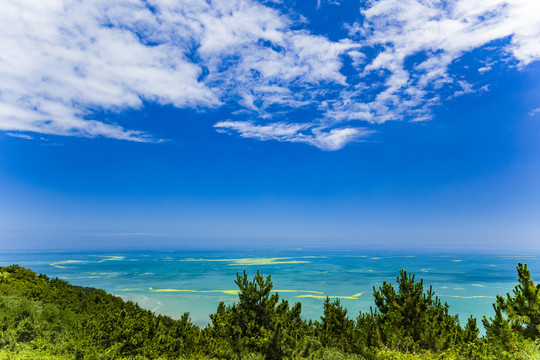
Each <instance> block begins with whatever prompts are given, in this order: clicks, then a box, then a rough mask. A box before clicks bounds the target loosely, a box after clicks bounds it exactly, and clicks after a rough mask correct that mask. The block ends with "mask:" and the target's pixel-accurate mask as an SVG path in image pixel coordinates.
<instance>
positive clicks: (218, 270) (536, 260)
mask: <svg viewBox="0 0 540 360" xmlns="http://www.w3.org/2000/svg"><path fill="white" fill-rule="evenodd" d="M518 262H521V263H525V264H528V268H529V270H530V271H531V273H532V274H533V280H535V281H538V280H540V254H538V255H534V254H508V253H507V254H501V253H490V254H484V253H468V254H460V253H442V252H431V253H426V252H403V251H374V250H370V251H362V250H359V249H354V250H347V249H320V248H316V249H305V248H302V249H273V248H257V249H251V250H245V249H222V250H208V249H203V250H194V249H189V250H137V251H133V250H131V251H101V252H100V251H92V252H89V251H47V252H44V251H3V252H0V265H1V266H7V265H10V264H19V265H20V266H24V267H28V268H31V269H32V270H34V271H35V272H36V273H38V274H39V273H43V274H46V275H47V276H49V277H58V278H61V279H64V280H66V281H68V282H70V283H71V284H74V285H80V286H89V287H95V288H101V289H104V290H105V291H107V292H108V293H110V294H114V295H116V296H119V297H121V298H123V299H124V300H130V301H133V302H136V303H137V304H139V305H140V306H141V307H143V308H146V309H149V310H151V311H153V312H155V313H158V314H163V315H168V316H171V317H173V318H179V317H180V316H181V315H182V314H183V313H185V312H189V313H190V316H191V319H192V321H193V322H194V323H195V324H197V325H199V326H201V327H204V326H206V325H207V324H208V323H209V322H210V318H209V315H210V314H212V313H214V312H215V311H216V308H217V306H218V304H219V302H221V301H223V302H225V303H226V304H232V303H234V302H235V301H237V300H238V295H237V286H236V284H235V282H234V281H235V279H236V274H237V273H240V274H242V273H243V272H244V271H246V272H247V274H248V276H249V277H250V278H252V277H253V276H254V275H255V274H256V272H257V270H259V271H260V272H261V273H262V274H263V275H264V276H268V275H270V276H271V280H272V282H273V289H274V291H275V292H277V293H278V294H279V296H280V298H282V299H285V300H287V301H289V303H296V302H301V303H302V316H303V317H304V318H305V319H312V320H318V319H319V318H320V316H321V315H322V312H323V301H324V299H325V298H326V297H327V296H329V297H330V298H332V299H339V300H340V302H341V304H342V305H344V306H345V307H346V308H347V310H348V316H349V317H350V318H351V319H355V318H356V317H357V316H358V314H359V312H360V311H362V312H366V311H370V308H371V307H375V304H374V301H373V291H374V288H375V289H377V288H378V287H379V286H381V285H382V284H383V282H384V281H386V282H390V283H393V284H394V285H395V284H396V277H397V276H398V275H399V271H400V269H403V270H405V271H407V272H409V273H412V274H415V279H416V280H418V281H420V280H421V279H423V282H424V287H425V289H426V290H427V289H429V287H430V286H432V287H433V290H434V291H435V294H436V295H437V296H438V297H439V298H440V299H441V301H442V302H443V303H444V302H446V303H448V305H449V306H450V312H451V313H452V314H458V315H459V319H460V322H461V323H462V324H464V323H465V322H466V321H467V318H468V317H469V316H471V315H472V316H474V317H476V318H477V319H478V326H479V327H480V328H481V329H482V325H481V319H482V317H483V316H487V317H491V316H493V313H494V312H493V306H492V304H493V302H495V297H496V295H497V294H499V295H505V294H506V293H512V290H513V289H514V287H515V285H516V284H517V280H516V278H517V272H516V266H517V264H518Z"/></svg>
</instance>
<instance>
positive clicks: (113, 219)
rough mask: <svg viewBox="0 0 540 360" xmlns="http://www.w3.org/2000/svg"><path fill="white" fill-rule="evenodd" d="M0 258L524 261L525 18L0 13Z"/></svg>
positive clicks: (530, 130)
mask: <svg viewBox="0 0 540 360" xmlns="http://www.w3.org/2000/svg"><path fill="white" fill-rule="evenodd" d="M0 35H1V36H0V48H1V49H2V51H1V52H0V249H4V250H15V249H36V250H47V249H49V250H55V249H79V248H84V249H100V248H118V249H131V248H145V247H151V248H154V247H155V248H158V247H159V248H182V247H205V248H214V247H231V246H240V247H246V246H259V245H260V246H293V247H308V246H345V247H359V248H389V249H397V248H400V249H408V248H414V249H445V250H448V249H451V250H456V251H462V250H463V251H473V250H480V251H486V250H503V251H506V250H525V251H536V250H540V221H539V220H538V219H540V145H539V144H540V81H539V80H540V62H539V60H540V41H538V39H540V3H539V2H537V1H531V0H454V1H435V0H433V1H429V0H422V1H421V0H378V1H334V0H332V1H325V0H319V1H312V0H309V1H308V0H299V1H287V0H281V1H279V0H276V1H270V0H269V1H252V0H230V1H211V0H204V1H203V0H186V1H170V0H148V1H142V0H116V1H114V2H111V1H106V0H78V1H74V0H50V1H38V0H5V1H4V2H3V5H2V12H1V13H0Z"/></svg>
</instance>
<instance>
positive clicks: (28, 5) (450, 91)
mask: <svg viewBox="0 0 540 360" xmlns="http://www.w3.org/2000/svg"><path fill="white" fill-rule="evenodd" d="M278 3H279V2H274V4H273V5H272V6H265V5H264V4H263V3H258V2H256V1H253V0H231V1H217V0H216V1H204V0H185V1H171V0H148V1H143V0H117V1H114V2H111V1H106V0H80V1H75V0H48V1H38V0H6V1H4V3H3V5H2V11H1V12H0V35H1V36H0V48H1V49H2V52H1V53H0V130H3V131H7V132H12V133H20V132H36V133H44V134H57V135H69V136H86V137H96V136H105V137H110V138H116V139H123V140H131V141H143V142H146V141H159V139H155V138H154V137H153V136H152V134H148V133H145V132H144V131H139V130H130V129H126V128H125V127H124V126H125V124H115V123H111V122H109V121H107V120H102V119H103V117H100V118H99V119H98V118H97V116H96V114H98V113H105V114H109V113H115V112H121V111H124V110H127V109H138V108H140V107H142V106H143V105H144V103H145V102H154V103H157V104H162V105H172V106H175V107H177V108H191V109H207V108H215V107H218V106H221V105H224V104H225V105H229V106H232V107H235V108H236V109H237V111H236V114H238V115H239V116H241V117H242V119H245V117H246V116H247V117H248V118H249V119H251V120H249V119H248V121H237V120H236V119H232V120H229V121H226V122H219V123H218V124H216V129H218V130H220V131H226V132H236V133H238V134H240V135H241V136H244V137H251V138H255V139H259V140H270V139H273V140H278V141H288V142H303V143H308V144H311V145H314V146H318V147H320V148H322V149H326V150H335V149H339V148H341V147H343V146H344V145H346V143H348V142H351V141H357V140H358V139H361V138H362V137H365V136H367V135H369V133H370V132H372V131H371V130H366V129H365V127H364V126H365V125H364V126H363V125H358V123H359V122H366V123H372V124H375V123H383V122H386V121H392V120H403V119H407V120H411V121H425V120H429V119H430V118H431V108H432V107H433V106H434V105H436V104H439V103H441V102H442V101H444V100H445V99H448V98H451V97H454V96H459V95H465V94H467V93H471V92H475V91H478V90H479V89H481V88H482V87H483V86H485V84H475V83H474V82H468V81H467V79H462V78H460V77H459V76H458V75H457V74H454V73H452V71H451V70H450V65H452V64H455V63H456V61H457V60H459V59H460V58H461V56H462V55H463V54H465V53H468V52H471V51H473V50H474V49H478V48H480V47H482V46H485V45H486V44H490V43H492V42H493V41H494V40H504V39H507V40H506V43H504V45H503V46H504V47H503V48H497V47H495V48H494V49H493V50H492V51H493V52H495V54H496V53H497V51H498V52H499V57H500V53H501V52H502V53H505V54H506V56H507V57H510V58H512V59H514V60H515V62H516V63H517V64H518V66H519V67H524V66H526V65H527V64H529V63H531V62H533V61H536V60H538V59H540V42H538V40H537V39H538V38H540V17H539V16H538V14H539V13H540V3H539V2H538V1H531V0H456V1H454V2H444V1H424V0H379V1H371V2H369V3H368V8H365V9H361V12H362V16H364V20H363V23H362V24H360V23H355V24H352V25H346V27H347V28H348V29H349V30H350V37H349V38H344V39H341V40H340V41H331V40H329V39H328V38H326V37H324V36H322V35H314V34H312V33H310V31H309V26H310V25H309V22H306V21H304V20H295V19H302V16H301V15H298V14H297V15H298V16H297V15H295V14H291V11H290V9H283V11H280V10H279V9H278V8H279V6H284V5H283V4H278ZM336 5H337V4H336ZM314 6H315V4H314ZM373 52H375V56H371V57H370V56H368V55H367V54H370V53H373ZM415 56H416V60H415ZM496 57H497V56H495V58H496ZM345 59H348V60H347V61H349V62H350V63H351V65H352V69H355V71H353V72H351V71H349V72H347V73H346V72H344V70H343V62H344V61H345ZM494 65H495V62H494V61H493V60H492V59H486V60H484V59H479V64H478V66H477V67H476V68H477V69H478V71H479V72H480V73H485V72H486V71H489V69H491V68H492V67H493V66H494ZM299 108H306V109H310V111H311V112H308V113H311V114H313V119H306V120H305V121H303V122H302V123H294V122H291V121H290V120H287V121H284V118H285V117H286V116H287V114H288V112H290V111H293V110H296V109H299ZM233 116H234V114H233ZM100 119H101V120H100ZM255 119H257V121H255ZM261 119H264V125H261V121H260V120H261Z"/></svg>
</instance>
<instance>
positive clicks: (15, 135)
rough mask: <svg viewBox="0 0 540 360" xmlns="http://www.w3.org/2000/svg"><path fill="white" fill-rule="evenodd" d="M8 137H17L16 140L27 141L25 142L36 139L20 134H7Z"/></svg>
mask: <svg viewBox="0 0 540 360" xmlns="http://www.w3.org/2000/svg"><path fill="white" fill-rule="evenodd" d="M6 135H7V136H11V137H15V138H20V139H25V140H32V139H34V138H33V137H32V136H30V135H27V134H19V133H12V132H7V133H6Z"/></svg>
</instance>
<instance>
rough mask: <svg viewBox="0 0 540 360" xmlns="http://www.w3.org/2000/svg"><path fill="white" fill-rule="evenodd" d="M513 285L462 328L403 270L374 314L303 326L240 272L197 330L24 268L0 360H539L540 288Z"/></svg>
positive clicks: (2, 307)
mask: <svg viewBox="0 0 540 360" xmlns="http://www.w3.org/2000/svg"><path fill="white" fill-rule="evenodd" d="M517 270H518V285H517V286H516V288H515V289H514V291H513V294H512V295H510V294H507V296H506V298H503V297H502V296H498V297H497V300H496V303H495V304H494V309H495V317H494V318H493V319H489V320H488V319H486V318H484V319H483V324H484V326H485V328H486V337H485V338H480V337H479V329H478V326H477V323H476V319H474V318H472V317H471V318H469V319H468V321H467V323H466V324H465V326H464V327H461V325H460V324H459V322H458V320H457V316H452V315H450V314H449V306H448V305H447V304H442V303H441V301H440V300H439V299H438V298H437V297H436V296H435V293H434V292H433V290H432V288H431V287H430V288H429V289H428V290H427V291H426V290H425V289H424V285H423V281H422V280H420V281H418V282H417V281H415V277H414V275H412V274H408V273H407V272H405V271H401V272H400V276H398V277H397V287H396V288H394V286H393V285H392V284H390V283H387V282H384V283H383V285H382V286H380V287H379V288H378V289H376V288H374V289H373V291H374V293H373V295H374V299H375V308H372V309H371V311H369V312H360V313H359V315H358V316H357V318H356V319H355V320H353V319H350V318H349V317H348V314H347V310H346V309H345V308H344V307H343V305H342V304H341V302H340V301H339V299H335V300H332V299H330V298H326V299H325V301H324V303H323V316H321V318H320V320H319V321H315V322H312V321H309V322H306V321H305V320H304V319H303V318H302V316H301V305H300V303H296V304H294V305H293V306H290V305H289V303H288V302H287V301H285V300H280V298H279V294H277V293H275V292H274V291H273V290H272V286H273V284H272V279H271V277H270V276H267V277H263V276H262V274H261V273H260V272H258V271H257V273H256V275H255V276H254V278H253V279H252V280H250V279H249V278H248V276H247V273H246V272H245V271H244V272H243V274H237V278H236V281H235V282H236V284H237V286H238V289H239V293H238V301H237V302H236V303H234V304H232V305H226V304H225V303H223V302H222V303H220V304H219V306H218V307H217V309H216V312H215V313H214V314H212V315H211V316H210V318H211V324H210V325H209V326H207V327H206V328H204V329H202V330H201V329H199V328H198V327H197V326H195V325H193V324H192V322H191V320H190V318H189V314H188V313H185V314H184V315H183V316H181V317H180V319H178V320H174V319H172V318H170V317H167V316H162V315H156V314H153V313H152V312H150V311H148V310H144V309H142V308H141V307H139V306H138V305H137V304H135V303H133V302H130V301H123V300H122V299H121V298H119V297H115V296H113V295H110V294H107V293H106V292H105V291H103V290H99V289H94V288H83V287H80V286H74V285H70V284H69V283H67V282H66V281H63V280H60V279H56V278H55V279H49V278H48V277H47V276H45V275H36V274H35V273H34V272H33V271H31V270H30V269H26V268H23V267H19V266H17V265H11V266H8V267H0V360H3V359H6V360H7V359H10V360H11V359H14V360H26V359H38V360H39V359H52V360H67V359H70V360H71V359H105V360H106V359H133V360H143V359H163V360H165V359H198V360H204V359H206V360H212V359H213V360H217V359H245V360H263V359H268V360H273V359H291V360H295V359H296V360H300V359H311V360H323V359H327V360H362V359H368V360H376V359H381V360H416V359H424V360H431V359H433V360H435V359H437V360H442V359H448V360H454V359H479V360H480V359H482V360H498V359H508V360H510V359H512V360H515V359H517V360H521V359H523V360H525V359H540V337H539V334H540V328H539V319H540V308H539V307H540V305H539V303H540V301H539V300H540V299H539V296H540V295H539V294H540V292H539V291H540V285H535V284H534V283H533V281H532V280H531V274H530V272H529V271H528V269H527V266H526V265H522V264H519V265H518V267H517Z"/></svg>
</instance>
